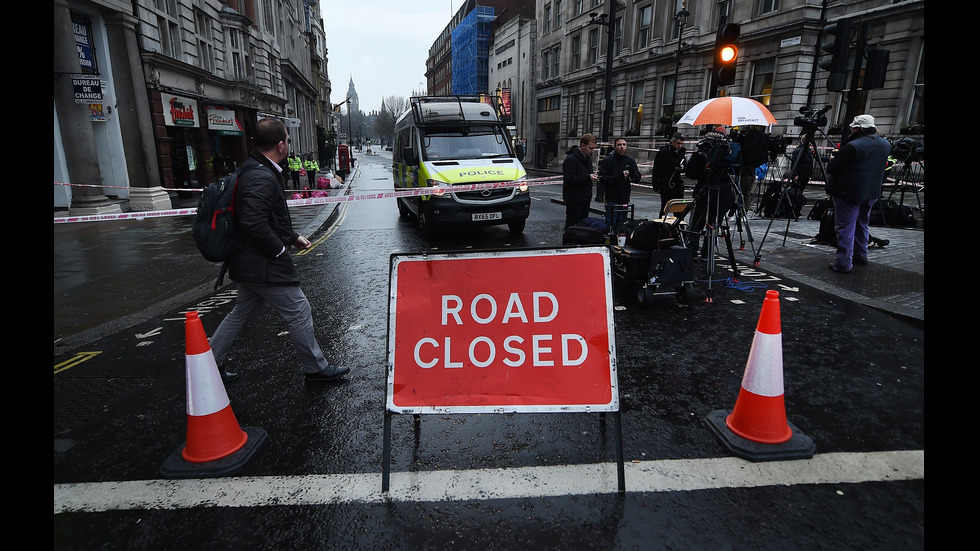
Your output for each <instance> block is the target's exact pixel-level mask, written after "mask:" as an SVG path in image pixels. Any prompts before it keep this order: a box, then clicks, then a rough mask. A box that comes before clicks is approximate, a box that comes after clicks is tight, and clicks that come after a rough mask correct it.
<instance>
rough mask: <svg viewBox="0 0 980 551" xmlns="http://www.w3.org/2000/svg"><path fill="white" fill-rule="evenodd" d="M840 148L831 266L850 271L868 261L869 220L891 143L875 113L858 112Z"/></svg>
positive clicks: (833, 190) (834, 162)
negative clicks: (880, 129) (880, 132)
mask: <svg viewBox="0 0 980 551" xmlns="http://www.w3.org/2000/svg"><path fill="white" fill-rule="evenodd" d="M850 127H851V133H850V135H849V136H848V137H847V138H846V139H845V140H844V142H843V143H841V146H840V151H839V152H838V153H837V154H836V155H835V156H834V157H833V158H831V159H830V163H829V164H828V166H827V172H829V173H830V178H829V180H830V181H829V182H828V184H827V194H828V195H830V196H831V197H833V199H834V230H835V232H836V234H837V256H836V258H835V259H834V263H833V264H831V265H830V269H831V270H833V271H835V272H838V273H849V272H850V271H851V269H852V268H853V266H854V264H867V263H868V238H869V235H868V222H869V220H870V218H871V207H872V206H874V204H875V201H877V200H878V198H879V197H881V182H882V180H883V179H884V176H885V164H886V163H887V161H888V154H889V153H890V152H891V144H890V143H889V142H888V140H886V139H885V138H883V137H881V136H879V135H878V129H877V128H876V127H875V119H874V117H872V116H871V115H858V116H856V117H854V120H853V121H852V122H851V124H850Z"/></svg>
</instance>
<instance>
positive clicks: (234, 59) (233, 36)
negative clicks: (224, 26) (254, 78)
mask: <svg viewBox="0 0 980 551" xmlns="http://www.w3.org/2000/svg"><path fill="white" fill-rule="evenodd" d="M228 43H229V45H230V46H231V47H230V50H231V65H232V66H231V75H232V80H234V81H236V82H241V81H243V80H245V75H246V73H245V52H244V49H243V48H242V32H241V30H239V29H235V28H229V29H228Z"/></svg>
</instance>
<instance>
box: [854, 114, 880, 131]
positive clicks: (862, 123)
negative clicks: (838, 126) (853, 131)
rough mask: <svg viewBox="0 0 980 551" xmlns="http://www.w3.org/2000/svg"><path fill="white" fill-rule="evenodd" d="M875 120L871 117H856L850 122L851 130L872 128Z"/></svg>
mask: <svg viewBox="0 0 980 551" xmlns="http://www.w3.org/2000/svg"><path fill="white" fill-rule="evenodd" d="M874 127H875V118H874V117H872V116H871V115H858V116H856V117H854V120H853V121H851V128H874Z"/></svg>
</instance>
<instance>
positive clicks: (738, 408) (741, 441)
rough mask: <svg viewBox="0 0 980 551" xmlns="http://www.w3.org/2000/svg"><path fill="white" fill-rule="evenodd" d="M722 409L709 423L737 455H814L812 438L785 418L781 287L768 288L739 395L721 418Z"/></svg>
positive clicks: (710, 417)
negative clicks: (728, 412) (780, 314)
mask: <svg viewBox="0 0 980 551" xmlns="http://www.w3.org/2000/svg"><path fill="white" fill-rule="evenodd" d="M723 413H724V412H718V411H716V412H712V414H711V415H709V417H708V420H709V424H711V425H712V428H714V429H715V431H716V432H717V433H719V436H720V437H721V438H722V440H723V442H724V443H725V444H726V445H727V446H728V447H729V448H730V449H732V450H733V451H735V452H736V453H737V454H738V455H741V456H743V457H746V458H748V459H752V460H758V459H777V458H778V459H787V458H793V457H812V455H813V452H814V450H815V447H814V446H813V443H812V441H810V439H809V438H807V437H806V436H804V435H802V434H798V432H799V431H796V430H794V428H793V427H792V426H791V425H790V424H789V422H788V421H787V420H786V405H785V402H784V399H783V348H782V330H781V328H780V319H779V292H778V291H766V298H765V300H764V301H763V303H762V313H761V314H760V315H759V322H758V324H757V325H756V329H755V338H754V339H753V340H752V349H751V350H750V351H749V359H748V361H747V362H746V364H745V373H744V374H743V376H742V385H741V388H740V390H739V394H738V399H737V400H736V401H735V408H734V409H733V410H732V412H731V414H729V415H725V416H724V422H723V423H722V422H721V419H722V414H723ZM725 429H727V430H725Z"/></svg>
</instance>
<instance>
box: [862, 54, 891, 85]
mask: <svg viewBox="0 0 980 551" xmlns="http://www.w3.org/2000/svg"><path fill="white" fill-rule="evenodd" d="M890 57H891V51H890V50H879V49H877V48H876V49H874V50H871V51H869V52H868V65H867V66H866V67H865V68H864V82H863V83H862V84H861V88H863V89H865V90H871V89H874V88H882V87H884V86H885V71H887V70H888V61H889V58H890Z"/></svg>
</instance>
